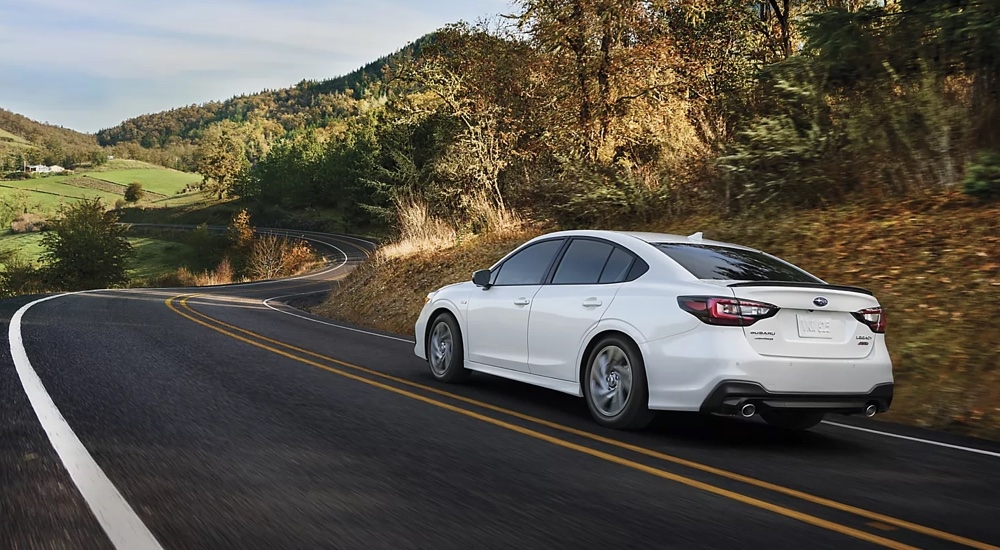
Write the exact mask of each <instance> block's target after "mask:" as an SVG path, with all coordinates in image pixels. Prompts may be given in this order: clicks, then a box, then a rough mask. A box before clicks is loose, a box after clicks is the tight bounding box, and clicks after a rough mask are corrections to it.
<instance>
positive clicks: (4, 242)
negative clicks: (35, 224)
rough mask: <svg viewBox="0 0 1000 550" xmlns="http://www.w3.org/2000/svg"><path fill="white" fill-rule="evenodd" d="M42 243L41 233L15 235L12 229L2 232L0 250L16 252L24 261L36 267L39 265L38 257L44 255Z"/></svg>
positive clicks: (0, 233) (0, 232) (0, 234)
mask: <svg viewBox="0 0 1000 550" xmlns="http://www.w3.org/2000/svg"><path fill="white" fill-rule="evenodd" d="M41 243H42V234H41V233H13V232H11V230H10V229H5V230H3V231H0V250H16V251H17V252H18V253H19V254H20V255H21V258H22V259H24V260H28V261H30V262H32V263H33V264H35V265H38V256H40V255H41V253H42V244H41ZM0 265H3V264H2V263H0ZM4 267H6V266H4Z"/></svg>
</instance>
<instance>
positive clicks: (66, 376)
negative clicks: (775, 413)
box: [0, 232, 1000, 549]
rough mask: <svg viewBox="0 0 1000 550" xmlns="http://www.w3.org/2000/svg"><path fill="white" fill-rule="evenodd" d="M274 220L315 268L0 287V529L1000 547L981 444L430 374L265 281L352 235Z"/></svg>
mask: <svg viewBox="0 0 1000 550" xmlns="http://www.w3.org/2000/svg"><path fill="white" fill-rule="evenodd" d="M295 234H297V235H300V236H303V237H307V238H309V239H311V240H312V241H313V242H314V243H315V244H316V246H317V247H324V248H326V249H327V250H329V254H330V256H329V260H330V261H329V263H328V265H327V267H326V268H324V269H322V270H319V271H317V272H315V273H312V274H310V275H308V276H305V277H299V278H294V279H290V280H282V281H269V282H261V283H252V284H246V285H229V286H220V287H208V288H197V289H191V288H186V289H134V290H118V291H99V292H88V293H81V294H72V295H62V296H58V297H55V298H52V299H49V300H46V301H43V302H38V303H35V304H34V305H32V306H31V307H29V308H28V309H23V307H24V306H25V305H26V304H28V303H31V302H33V301H34V300H36V299H38V298H39V297H37V296H35V297H23V298H18V299H13V300H6V301H2V302H0V315H2V317H3V318H4V320H5V322H6V323H7V324H8V327H6V328H7V329H8V330H5V331H3V333H4V334H14V333H17V335H19V336H20V340H19V341H10V342H8V345H5V346H0V357H2V359H0V360H2V363H0V548H117V549H123V548H127V547H130V546H131V547H137V546H136V545H138V544H139V543H134V544H133V543H130V542H129V541H136V540H144V539H142V538H141V535H142V533H143V532H145V533H147V534H148V536H149V539H148V540H147V541H146V542H145V543H142V544H148V546H144V547H150V548H347V549H353V548H359V549H368V548H378V549H381V548H386V549H390V548H391V549H398V548H435V549H438V548H461V549H471V548H477V549H478V548H609V547H614V548H619V547H624V548H740V547H750V548H763V547H780V548H785V547H788V548H854V547H859V548H863V547H874V548H878V547H888V548H997V547H998V545H1000V525H998V522H997V518H1000V445H997V444H995V443H991V442H986V441H980V440H972V439H967V438H961V437H957V436H953V435H948V434H941V433H934V432H929V431H925V430H918V429H913V428H904V427H900V426H894V425H891V424H886V423H881V422H876V421H857V420H847V419H844V420H841V419H836V418H831V420H833V421H835V422H836V424H829V423H828V424H823V425H821V426H819V427H818V428H816V429H815V430H813V431H811V432H808V433H805V434H799V435H786V434H782V433H780V432H777V431H775V430H772V429H770V428H769V427H767V426H765V425H763V424H761V423H758V422H756V421H745V420H737V419H723V418H704V417H700V416H697V415H686V414H663V415H660V417H659V418H658V419H657V421H656V422H655V423H654V425H653V427H651V428H650V429H648V430H645V431H643V432H639V433H624V432H616V431H610V430H605V429H602V428H600V427H598V426H597V425H595V424H594V423H593V422H592V421H591V420H590V418H589V416H588V415H587V411H586V406H585V405H584V404H583V403H582V401H580V400H577V399H575V398H572V397H569V396H565V395H562V394H557V393H554V392H550V391H546V390H541V389H536V388H532V387H528V386H524V385H519V384H516V383H513V382H508V381H504V380H500V379H496V378H492V377H488V376H485V375H476V376H474V377H473V379H472V380H471V381H470V382H469V383H468V384H466V385H463V386H442V385H439V384H436V383H435V382H434V381H433V379H432V378H431V377H430V375H429V373H427V371H426V366H425V364H424V363H422V362H421V361H419V360H418V359H417V358H416V357H415V356H414V355H413V353H412V346H413V344H412V340H411V336H412V335H396V334H384V333H379V332H377V331H370V330H367V329H364V328H363V327H353V326H345V325H343V324H340V323H335V322H331V321H330V320H328V319H321V318H317V317H315V316H313V315H310V314H308V313H305V312H303V311H301V310H298V309H294V308H293V307H291V306H289V305H287V302H288V301H289V300H291V299H293V298H295V297H296V296H298V297H304V296H322V293H323V292H325V291H327V290H328V289H329V288H330V285H331V283H332V282H333V281H336V280H337V279H338V278H340V277H343V276H344V275H345V274H346V273H347V272H348V271H349V270H350V269H352V268H353V267H354V266H355V265H357V263H358V262H359V261H362V260H363V259H364V258H365V257H366V255H367V251H368V250H370V249H371V247H372V245H371V244H370V243H367V242H365V241H363V240H361V239H358V238H356V237H345V236H333V235H325V234H321V233H312V232H295ZM18 312H20V314H19V315H15V314H16V313H18ZM12 318H14V322H13V323H11V322H10V320H11V319H12ZM15 340H16V339H15ZM22 351H23V356H24V357H23V358H22V357H20V356H19V354H20V353H21V352H22ZM15 359H16V360H15ZM25 359H26V360H27V363H30V373H29V372H28V371H27V370H26V368H25V367H24V364H25ZM32 373H33V375H35V376H37V380H36V381H37V387H35V386H33V385H32V382H31V376H30V375H31V374H32ZM32 388H35V389H32ZM37 388H42V390H41V391H42V392H43V393H44V396H45V397H46V398H48V400H49V401H48V403H50V405H51V409H50V410H48V409H44V407H43V406H42V405H39V403H41V402H42V401H44V399H43V398H42V397H41V396H40V395H39V394H38V393H37V391H38V389H37ZM33 392H34V393H33ZM53 411H56V412H55V413H53ZM837 424H840V425H837ZM858 427H860V428H862V430H858V429H855V428H858ZM865 430H868V431H865ZM74 439H75V441H77V442H78V444H79V448H78V449H75V448H71V447H72V444H73V443H72V440H74ZM67 449H70V450H67ZM74 449H75V450H74ZM71 450H73V451H74V452H76V453H77V454H72V453H71V452H70V451H71ZM79 453H82V455H81V454H79ZM84 455H85V456H84ZM67 457H70V458H67ZM88 468H90V469H88ZM81 471H86V472H87V475H89V476H91V477H87V478H86V479H83V478H82V477H81V476H83V474H81V473H80V472H81ZM95 472H98V473H95ZM97 478H100V479H103V480H104V481H100V480H96V479H97ZM81 479H83V481H81ZM95 480H96V481H95ZM101 483H106V485H101ZM109 494H117V495H118V498H120V502H119V504H120V505H121V507H120V508H113V506H112V505H113V504H114V499H113V498H112V497H109V496H108V495H109ZM112 509H114V510H117V511H115V512H107V510H112ZM130 518H131V519H133V520H135V522H136V524H137V525H133V524H130V523H128V521H129V519H130ZM136 533H138V534H136ZM130 536H134V537H139V538H129V537H130Z"/></svg>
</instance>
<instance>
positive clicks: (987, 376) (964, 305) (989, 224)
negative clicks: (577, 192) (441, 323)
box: [315, 192, 1000, 438]
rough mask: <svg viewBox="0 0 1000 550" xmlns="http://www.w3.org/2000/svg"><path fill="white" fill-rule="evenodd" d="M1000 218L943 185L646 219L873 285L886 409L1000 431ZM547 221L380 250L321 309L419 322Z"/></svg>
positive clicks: (900, 418)
mask: <svg viewBox="0 0 1000 550" xmlns="http://www.w3.org/2000/svg"><path fill="white" fill-rule="evenodd" d="M998 218H1000V205H998V204H996V203H994V204H993V205H991V206H983V205H981V204H978V203H976V202H975V201H973V200H971V199H969V198H968V197H965V196H963V195H961V194H958V193H955V192H943V193H942V192H938V193H935V194H927V195H921V196H915V197H912V198H910V199H907V200H901V201H898V202H896V203H892V204H854V205H850V206H845V207H839V208H830V209H825V210H800V211H786V212H783V213H781V215H772V216H764V215H760V213H755V214H753V215H748V216H743V217H726V216H723V215H719V216H718V217H715V216H705V215H702V216H692V217H688V218H684V219H678V220H674V221H670V222H664V223H660V224H653V225H652V226H648V227H641V228H639V229H648V230H654V231H663V232H669V233H678V234H682V235H686V234H691V233H694V232H695V231H703V232H704V234H705V237H706V238H711V239H717V240H722V241H729V242H736V243H740V244H745V245H750V246H754V247H757V248H760V249H763V250H765V251H767V252H770V253H773V254H776V255H778V256H779V257H783V258H786V259H788V260H790V261H792V262H793V263H795V264H797V265H800V266H802V267H803V268H805V269H806V270H808V271H810V272H811V273H814V274H816V275H817V276H819V277H820V278H822V279H824V280H827V281H829V282H831V283H839V284H847V285H857V286H862V287H865V288H869V289H871V290H872V291H874V292H875V295H876V297H878V299H879V300H880V302H881V303H882V304H883V306H884V307H886V310H887V313H888V319H889V321H888V330H887V333H886V340H887V342H888V347H889V351H890V353H891V355H892V359H893V364H894V369H895V377H896V383H897V388H896V398H895V400H894V402H893V407H892V411H891V412H890V413H889V414H887V415H886V417H885V418H886V419H887V420H892V421H896V422H901V423H907V424H915V425H920V426H928V427H933V428H938V429H946V430H953V431H957V432H964V433H968V434H974V435H980V436H987V437H994V438H1000V356H998V354H997V350H998V349H1000V325H998V324H997V323H996V312H995V311H994V310H993V308H992V307H991V305H992V304H997V303H1000V260H998V259H1000V226H998V225H997V223H996V220H997V219H998ZM541 231H542V229H540V228H527V229H524V230H522V231H520V232H518V233H514V234H508V235H506V236H493V237H485V238H471V239H463V242H462V243H461V244H457V245H456V246H453V247H450V248H446V249H439V250H433V251H427V252H419V253H415V254H410V255H407V256H402V257H395V258H387V257H385V258H382V259H381V260H380V261H372V262H368V263H366V264H364V265H363V266H362V267H361V268H359V269H358V270H356V271H354V272H353V273H351V275H349V276H348V277H347V279H346V280H345V281H344V282H343V284H342V285H341V286H340V288H339V289H338V290H337V291H335V292H334V293H333V294H332V295H331V296H330V297H329V299H328V301H327V302H326V303H325V304H322V305H320V306H317V307H316V308H315V311H316V312H317V313H320V314H322V315H326V316H329V317H333V318H339V319H342V320H345V321H348V322H351V323H356V324H359V325H364V326H369V327H373V328H377V329H380V330H387V331H391V332H396V333H400V334H412V332H413V323H414V322H415V321H416V317H417V315H418V313H419V312H420V309H421V307H423V303H424V297H425V296H426V294H427V293H428V292H429V291H431V290H434V289H436V288H438V287H440V286H443V285H445V284H448V283H453V282H459V281H464V280H468V278H469V277H470V275H471V273H472V272H473V271H474V270H476V269H481V268H486V267H489V266H490V265H491V264H493V263H494V262H495V261H496V260H498V259H500V257H501V256H503V255H504V254H506V253H507V252H508V251H510V250H511V249H513V248H514V247H515V246H517V245H518V244H520V243H522V242H524V241H525V240H527V239H528V238H530V237H533V236H535V235H537V234H539V233H540V232H541ZM400 281H406V284H405V285H400V284H399V282H400Z"/></svg>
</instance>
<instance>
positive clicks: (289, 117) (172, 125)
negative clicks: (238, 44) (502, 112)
mask: <svg viewBox="0 0 1000 550" xmlns="http://www.w3.org/2000/svg"><path fill="white" fill-rule="evenodd" d="M433 40H434V34H433V33H432V34H428V35H425V36H423V37H421V38H419V39H417V40H416V41H414V42H412V43H410V44H408V45H407V46H405V47H403V48H401V49H399V50H397V51H396V52H394V53H392V54H390V55H386V56H383V57H381V58H379V59H377V60H375V61H372V62H371V63H368V64H367V65H364V66H363V67H361V68H360V69H358V70H356V71H353V72H351V73H349V74H346V75H344V76H340V77H337V78H331V79H328V80H323V81H307V80H303V81H302V82H299V83H298V84H296V85H295V86H292V87H289V88H283V89H279V90H264V91H262V92H259V93H256V94H250V95H240V96H236V97H233V98H230V99H228V100H225V101H213V102H209V103H204V104H202V105H189V106H185V107H178V108H175V109H170V110H169V111H163V112H159V113H152V114H146V115H142V116H138V117H135V118H130V119H128V120H125V121H124V122H122V123H121V124H119V125H117V126H114V127H112V128H107V129H104V130H100V131H99V132H97V140H98V143H100V144H101V145H104V146H114V145H120V144H128V143H132V144H136V145H139V146H141V147H144V148H156V147H169V146H172V145H179V144H184V143H197V142H198V141H199V140H200V139H201V136H202V134H203V133H204V131H205V129H206V128H207V127H208V126H209V125H210V124H212V123H214V122H220V121H223V120H230V121H233V122H243V121H245V120H247V119H248V118H250V117H251V116H257V117H262V118H265V119H268V120H272V121H274V122H277V123H278V124H280V125H281V126H283V127H284V128H285V130H286V131H291V130H296V129H302V128H308V127H313V126H321V125H324V124H325V123H326V122H328V121H330V120H332V119H335V118H341V117H344V116H346V115H349V114H351V113H350V111H351V109H352V108H353V105H352V104H353V102H352V101H351V100H352V99H360V98H361V97H362V96H363V95H364V93H365V92H366V91H367V90H369V89H371V88H372V87H373V86H378V84H379V83H381V82H382V68H383V67H384V66H386V65H388V66H390V67H391V66H394V65H395V64H397V63H398V62H399V61H400V60H403V59H410V58H413V57H415V56H417V55H419V53H420V50H421V49H422V48H424V47H426V46H427V45H428V44H430V43H431V42H433Z"/></svg>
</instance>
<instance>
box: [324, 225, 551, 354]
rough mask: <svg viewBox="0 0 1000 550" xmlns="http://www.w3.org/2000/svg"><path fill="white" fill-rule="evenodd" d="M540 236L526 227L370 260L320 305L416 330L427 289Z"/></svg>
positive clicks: (391, 327) (330, 313) (330, 312)
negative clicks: (407, 254)
mask: <svg viewBox="0 0 1000 550" xmlns="http://www.w3.org/2000/svg"><path fill="white" fill-rule="evenodd" d="M536 234H538V230H537V229H536V230H532V229H523V230H521V231H518V232H512V233H507V234H504V235H484V236H477V237H470V238H468V239H465V240H463V241H462V242H461V243H459V244H456V245H454V246H449V247H448V248H446V249H443V250H426V251H422V252H419V253H414V254H412V255H410V256H406V257H393V258H386V259H384V260H383V261H380V262H366V263H364V264H362V265H361V266H360V267H359V268H357V269H356V270H355V271H353V272H352V273H351V274H350V275H349V276H348V277H347V278H346V279H345V280H344V281H343V283H342V284H341V285H340V287H339V288H338V289H337V290H336V291H335V292H334V293H333V295H332V298H331V299H330V300H328V301H327V302H325V303H324V304H321V305H319V306H317V312H318V313H320V314H321V315H325V316H327V317H336V318H341V319H345V320H349V321H352V322H356V323H359V324H363V325H367V326H370V327H375V328H378V329H381V330H388V331H391V332H395V333H399V334H412V333H413V323H414V322H415V321H416V319H417V315H418V314H419V313H420V308H421V307H422V306H423V304H424V297H425V296H426V295H427V293H428V292H430V291H431V290H434V289H436V288H438V287H440V286H442V285H446V284H450V283H457V282H460V281H466V280H469V279H470V278H471V277H472V272H473V271H475V270H477V269H483V268H488V267H490V266H491V265H492V264H493V263H495V262H496V261H497V260H499V259H500V258H501V257H503V255H504V254H506V253H507V252H509V251H510V250H511V248H513V247H514V246H517V245H518V244H520V243H522V242H524V241H525V240H527V239H529V238H531V237H533V236H534V235H536Z"/></svg>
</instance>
